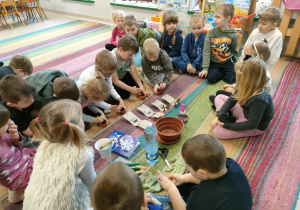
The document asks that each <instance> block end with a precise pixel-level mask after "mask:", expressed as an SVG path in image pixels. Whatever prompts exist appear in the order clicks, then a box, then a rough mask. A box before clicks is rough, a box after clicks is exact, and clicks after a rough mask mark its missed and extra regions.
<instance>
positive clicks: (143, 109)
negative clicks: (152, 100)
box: [137, 104, 155, 117]
mask: <svg viewBox="0 0 300 210" xmlns="http://www.w3.org/2000/svg"><path fill="white" fill-rule="evenodd" d="M137 109H138V110H140V111H141V112H142V113H143V114H144V115H146V116H147V117H152V116H153V115H154V114H155V112H153V111H152V110H151V109H150V108H149V107H148V106H146V105H145V104H142V105H141V106H139V107H138V108H137Z"/></svg>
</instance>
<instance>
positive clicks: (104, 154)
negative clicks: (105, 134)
mask: <svg viewBox="0 0 300 210" xmlns="http://www.w3.org/2000/svg"><path fill="white" fill-rule="evenodd" d="M108 141H110V139H109V138H103V139H99V140H98V141H97V142H96V144H95V149H96V150H97V151H98V152H99V154H100V156H101V158H104V159H107V158H109V157H110V155H111V147H112V143H109V144H108V145H107V146H105V147H104V148H102V149H101V150H100V147H101V146H102V145H104V144H105V143H107V142H108Z"/></svg>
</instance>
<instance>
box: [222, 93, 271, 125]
mask: <svg viewBox="0 0 300 210" xmlns="http://www.w3.org/2000/svg"><path fill="white" fill-rule="evenodd" d="M236 103H237V100H236V99H234V98H233V96H231V97H229V98H228V99H227V101H226V102H225V103H224V104H223V106H222V107H221V109H220V110H219V112H218V115H219V114H221V113H227V112H228V111H230V109H232V108H233V107H234V106H235V104H236ZM242 108H243V110H244V116H245V118H246V119H247V121H245V122H236V123H229V122H225V123H224V125H223V127H224V128H227V129H229V130H235V131H242V130H252V129H256V128H257V129H259V130H261V131H265V130H267V128H268V126H269V124H270V122H271V120H272V119H273V117H274V105H273V100H272V96H271V95H270V94H269V91H268V90H267V89H266V88H264V91H263V93H262V94H259V95H256V96H253V97H251V98H250V99H249V100H248V101H247V102H246V103H245V104H244V105H243V106H242ZM218 115H217V116H218Z"/></svg>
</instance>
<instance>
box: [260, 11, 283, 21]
mask: <svg viewBox="0 0 300 210" xmlns="http://www.w3.org/2000/svg"><path fill="white" fill-rule="evenodd" d="M280 18H281V15H280V11H279V9H278V8H276V7H269V8H267V9H265V10H264V11H261V12H260V13H259V18H258V20H262V21H264V20H266V21H271V22H273V23H278V22H279V20H280Z"/></svg>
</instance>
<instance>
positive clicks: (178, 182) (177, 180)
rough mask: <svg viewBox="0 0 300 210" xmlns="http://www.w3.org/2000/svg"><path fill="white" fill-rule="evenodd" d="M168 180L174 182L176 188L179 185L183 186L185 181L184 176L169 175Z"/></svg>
mask: <svg viewBox="0 0 300 210" xmlns="http://www.w3.org/2000/svg"><path fill="white" fill-rule="evenodd" d="M168 179H170V180H172V181H173V180H175V185H176V186H178V185H181V184H184V183H185V180H184V175H182V174H177V173H176V174H171V175H170V176H168Z"/></svg>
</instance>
